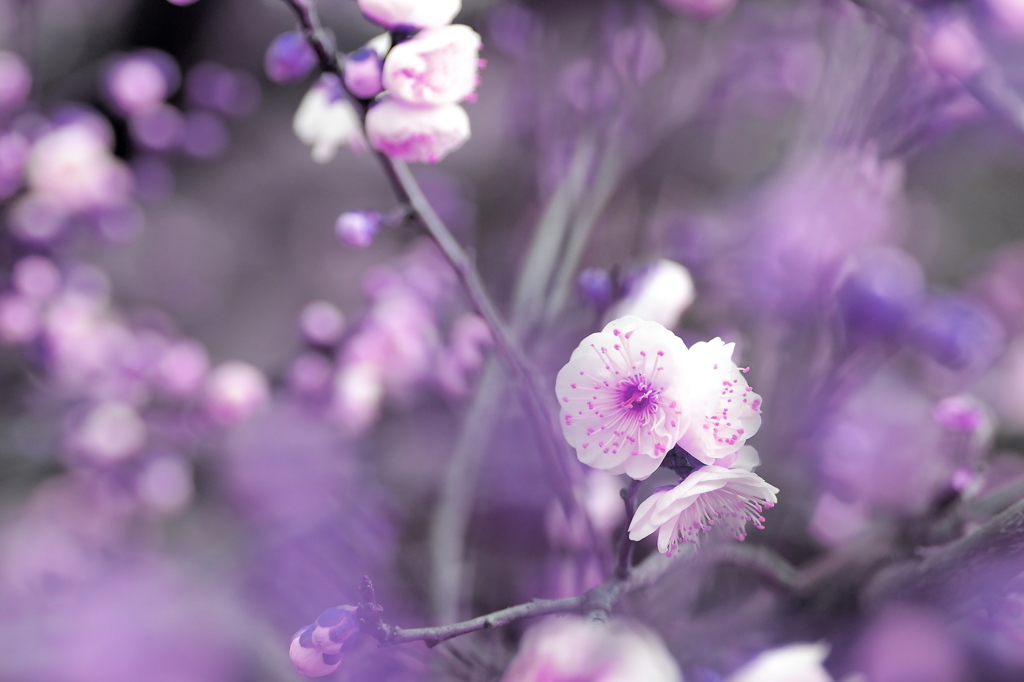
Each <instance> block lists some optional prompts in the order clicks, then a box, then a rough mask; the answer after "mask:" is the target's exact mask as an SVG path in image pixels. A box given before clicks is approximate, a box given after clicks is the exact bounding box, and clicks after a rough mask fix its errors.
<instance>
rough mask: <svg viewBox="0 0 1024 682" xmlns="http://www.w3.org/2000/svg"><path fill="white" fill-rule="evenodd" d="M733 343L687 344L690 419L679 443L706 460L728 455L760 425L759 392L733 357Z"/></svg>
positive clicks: (713, 461)
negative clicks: (691, 418) (748, 381)
mask: <svg viewBox="0 0 1024 682" xmlns="http://www.w3.org/2000/svg"><path fill="white" fill-rule="evenodd" d="M735 345H736V344H733V343H724V342H723V341H722V339H719V338H715V339H712V340H711V341H706V342H705V341H700V342H698V343H695V344H693V345H692V346H691V347H690V354H689V361H688V366H689V373H688V381H689V384H690V396H689V399H690V401H691V403H690V405H691V407H690V410H691V412H692V414H693V422H692V424H691V426H690V429H689V430H687V432H686V433H684V434H683V435H682V437H681V438H680V439H679V445H680V446H682V447H683V449H685V450H686V451H687V452H689V453H690V454H691V455H693V456H694V457H695V458H697V459H698V460H700V461H701V462H703V463H705V464H714V463H715V461H716V460H718V459H720V458H722V457H727V456H729V455H731V454H733V453H734V452H736V451H737V450H739V449H740V448H741V447H743V444H744V443H745V442H746V440H747V438H749V437H750V436H753V435H754V434H755V433H756V432H757V430H758V428H760V426H761V414H760V410H761V396H759V395H758V394H756V393H754V391H753V389H752V388H750V386H748V385H747V380H746V379H745V378H744V377H743V372H744V371H745V370H741V369H740V368H739V367H737V366H736V363H735V362H733V360H732V352H733V349H734V347H735Z"/></svg>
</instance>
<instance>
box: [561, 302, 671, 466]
mask: <svg viewBox="0 0 1024 682" xmlns="http://www.w3.org/2000/svg"><path fill="white" fill-rule="evenodd" d="M687 366H688V365H687V350H686V344H684V343H683V342H682V340H681V339H679V337H677V336H676V335H675V334H673V333H672V332H670V331H669V330H667V329H665V328H664V327H662V326H661V325H660V324H658V323H657V322H647V321H644V320H641V319H640V318H637V317H623V318H621V319H618V320H613V321H611V322H609V323H608V325H607V326H606V327H605V328H604V329H603V330H602V331H600V332H598V333H596V334H591V335H590V336H588V337H587V338H585V339H583V341H582V342H580V345H579V347H578V348H576V350H575V351H573V354H572V356H571V357H570V358H569V362H568V364H566V365H565V367H563V368H562V369H561V371H559V372H558V377H557V378H556V380H555V393H556V394H557V395H558V400H559V403H560V404H561V407H562V414H561V423H562V432H563V433H564V434H565V438H566V440H567V441H569V444H570V445H572V446H573V447H574V448H575V449H576V456H577V457H579V459H580V461H581V462H583V463H584V464H587V465H589V466H592V467H594V468H596V469H604V470H607V471H609V472H610V473H613V474H622V473H625V474H628V475H629V476H632V477H633V478H635V479H641V480H642V479H645V478H647V477H648V476H650V475H651V474H652V473H654V471H655V469H657V468H658V466H660V465H661V462H662V460H663V459H664V458H665V455H666V454H667V453H668V451H669V450H670V449H671V448H672V446H674V445H675V444H676V441H677V440H678V439H679V437H680V436H681V435H682V434H683V432H684V431H685V429H686V427H687V426H688V425H689V421H690V416H689V414H688V413H686V412H684V405H685V404H686V400H685V398H686V383H687V381H688V371H687Z"/></svg>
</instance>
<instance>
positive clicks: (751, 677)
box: [726, 643, 832, 682]
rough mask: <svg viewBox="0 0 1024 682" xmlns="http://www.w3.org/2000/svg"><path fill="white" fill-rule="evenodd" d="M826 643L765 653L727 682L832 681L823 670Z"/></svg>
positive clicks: (731, 676) (799, 645) (794, 645)
mask: <svg viewBox="0 0 1024 682" xmlns="http://www.w3.org/2000/svg"><path fill="white" fill-rule="evenodd" d="M828 649H829V648H828V646H827V645H826V644H822V643H818V644H790V645H788V646H784V647H780V648H778V649H771V650H769V651H765V652H763V653H761V654H760V655H758V656H757V657H756V658H754V659H753V660H752V661H750V662H749V663H747V664H746V665H744V666H743V667H741V668H740V669H739V670H737V671H736V672H734V673H733V674H732V675H730V676H729V678H728V679H727V680H726V682H832V676H831V675H829V674H828V671H826V670H825V668H823V667H822V665H821V664H822V661H824V660H825V657H826V656H828Z"/></svg>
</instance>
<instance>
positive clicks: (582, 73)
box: [558, 58, 619, 114]
mask: <svg viewBox="0 0 1024 682" xmlns="http://www.w3.org/2000/svg"><path fill="white" fill-rule="evenodd" d="M558 80H559V92H560V93H561V94H562V96H563V97H565V99H566V101H568V102H569V104H571V105H572V107H573V108H574V109H576V111H578V112H580V113H583V114H594V113H600V112H603V111H605V110H607V109H608V107H609V106H610V105H611V104H612V102H614V101H615V97H616V95H617V94H619V83H618V82H617V81H616V79H615V72H614V71H613V70H612V69H611V68H610V67H608V66H607V65H606V64H604V63H600V62H595V61H594V60H593V59H586V58H581V59H577V60H575V61H573V62H571V63H569V64H568V65H567V66H566V67H565V68H564V69H562V73H561V74H560V75H559V78H558Z"/></svg>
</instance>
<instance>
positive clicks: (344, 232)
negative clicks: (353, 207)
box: [334, 211, 381, 249]
mask: <svg viewBox="0 0 1024 682" xmlns="http://www.w3.org/2000/svg"><path fill="white" fill-rule="evenodd" d="M380 223H381V216H380V214H379V213H377V212H376V211H345V212H344V213H342V214H341V215H340V216H338V220H337V221H336V222H335V223H334V233H335V234H336V235H338V240H339V241H341V243H342V244H344V245H345V246H351V247H352V248H353V249H365V248H366V247H368V246H369V245H370V244H372V243H373V238H374V237H376V236H377V231H378V230H380Z"/></svg>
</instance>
